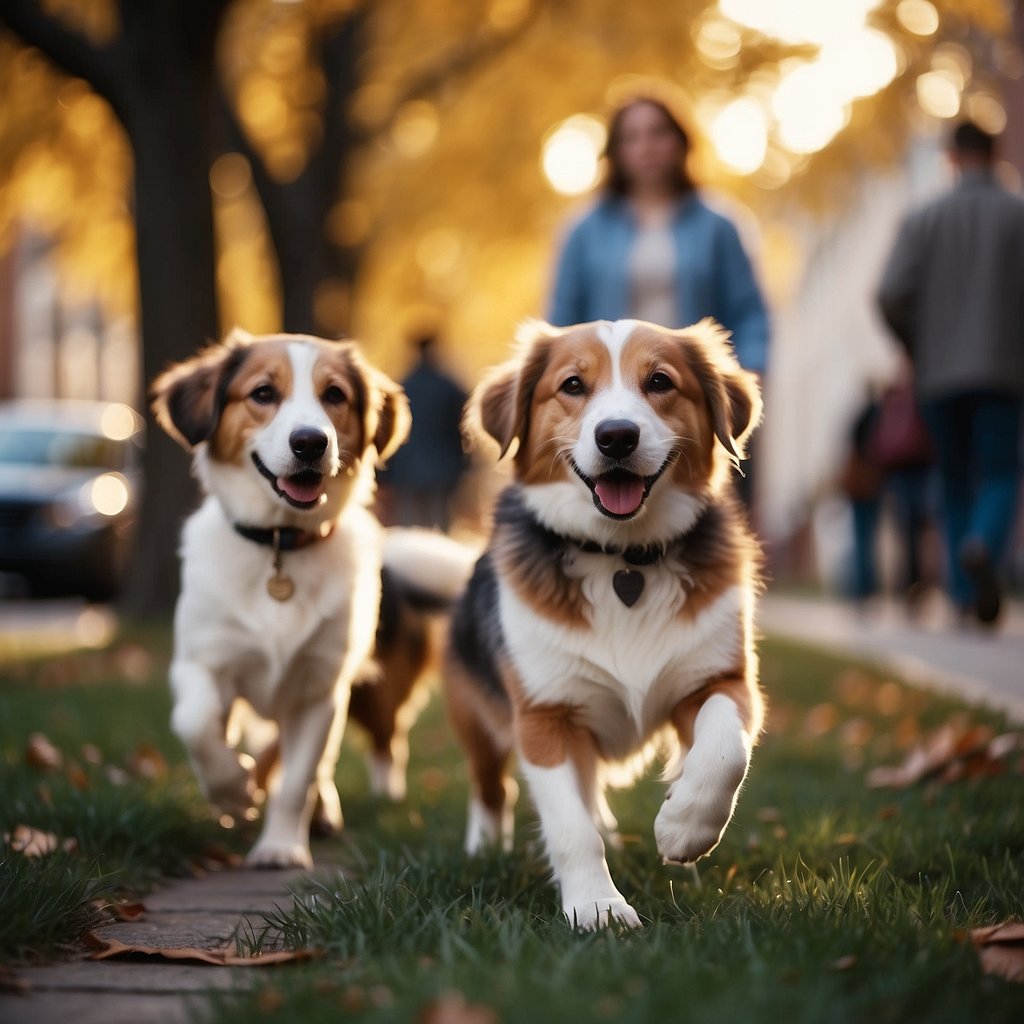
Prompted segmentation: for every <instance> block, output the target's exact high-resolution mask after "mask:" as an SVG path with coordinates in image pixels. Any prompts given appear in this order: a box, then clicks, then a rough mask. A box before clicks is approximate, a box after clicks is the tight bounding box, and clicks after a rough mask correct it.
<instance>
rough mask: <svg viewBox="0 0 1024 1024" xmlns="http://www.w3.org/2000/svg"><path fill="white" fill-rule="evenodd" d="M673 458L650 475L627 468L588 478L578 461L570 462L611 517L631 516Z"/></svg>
mask: <svg viewBox="0 0 1024 1024" xmlns="http://www.w3.org/2000/svg"><path fill="white" fill-rule="evenodd" d="M670 461H671V459H667V460H666V461H665V462H664V463H663V464H662V466H661V469H659V470H658V472H657V473H654V474H652V475H651V476H640V475H639V474H637V473H630V472H629V471H628V470H625V469H610V470H608V472H606V473H602V474H601V475H600V476H597V477H589V476H587V474H586V473H584V472H583V470H582V469H580V467H579V466H577V465H576V463H575V461H572V462H571V465H572V468H573V470H574V471H575V473H576V475H577V476H578V477H579V478H580V479H581V480H582V481H583V482H584V483H585V484H586V485H587V487H589V488H590V493H591V495H592V497H593V499H594V506H595V507H596V508H597V510H598V512H600V513H601V514H602V515H605V516H607V517H608V518H609V519H632V518H633V516H635V515H636V514H637V512H639V511H640V508H641V506H642V505H643V503H644V502H645V501H646V500H647V495H648V494H650V493H651V488H652V487H653V486H654V485H655V483H656V482H657V480H658V478H659V477H660V476H661V474H662V473H664V472H665V470H666V468H667V467H668V464H669V462H670Z"/></svg>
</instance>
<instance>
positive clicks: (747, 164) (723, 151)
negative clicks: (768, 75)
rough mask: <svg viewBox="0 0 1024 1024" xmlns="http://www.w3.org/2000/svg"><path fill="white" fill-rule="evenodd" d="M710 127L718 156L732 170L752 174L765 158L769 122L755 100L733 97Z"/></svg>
mask: <svg viewBox="0 0 1024 1024" xmlns="http://www.w3.org/2000/svg"><path fill="white" fill-rule="evenodd" d="M710 130H711V142H712V144H713V145H714V147H715V152H716V153H717V154H718V158H719V159H720V160H721V161H722V162H723V163H725V164H728V165H729V167H731V168H732V169H733V170H735V171H739V173H740V174H752V173H753V172H754V171H756V170H757V169H758V168H759V167H760V166H761V164H762V163H763V162H764V155H765V152H766V150H767V148H768V123H767V119H766V118H765V115H764V111H763V110H762V109H761V106H760V104H758V103H757V102H756V101H755V100H751V99H738V100H733V101H732V103H730V104H728V105H727V106H725V107H723V108H722V110H721V111H720V112H719V113H718V114H717V116H716V117H715V118H714V119H713V120H712V121H711V126H710Z"/></svg>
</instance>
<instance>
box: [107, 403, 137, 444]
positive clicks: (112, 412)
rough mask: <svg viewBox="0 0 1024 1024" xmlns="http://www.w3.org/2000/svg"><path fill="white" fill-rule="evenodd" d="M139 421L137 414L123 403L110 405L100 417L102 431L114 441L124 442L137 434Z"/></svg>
mask: <svg viewBox="0 0 1024 1024" xmlns="http://www.w3.org/2000/svg"><path fill="white" fill-rule="evenodd" d="M137 424H138V420H137V417H136V414H135V412H134V411H133V410H132V409H130V408H129V407H128V406H127V405H123V404H122V403H121V402H115V403H113V404H112V405H108V406H107V407H106V408H105V409H104V410H103V413H102V414H101V416H100V430H101V431H102V432H103V436H104V437H109V438H110V439H111V440H112V441H124V440H125V439H127V438H129V437H131V436H132V434H133V433H135V430H136V427H137Z"/></svg>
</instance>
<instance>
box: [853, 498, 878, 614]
mask: <svg viewBox="0 0 1024 1024" xmlns="http://www.w3.org/2000/svg"><path fill="white" fill-rule="evenodd" d="M850 509H851V511H852V513H853V579H852V581H851V584H852V587H851V590H852V593H851V596H852V597H854V598H855V599H856V600H858V601H866V600H867V599H868V598H869V597H871V595H872V594H874V593H875V592H876V591H877V590H878V573H877V571H876V569H875V536H876V534H877V532H878V516H879V510H880V502H879V501H878V499H877V498H869V499H866V500H862V501H851V502H850Z"/></svg>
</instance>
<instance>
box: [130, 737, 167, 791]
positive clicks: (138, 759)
mask: <svg viewBox="0 0 1024 1024" xmlns="http://www.w3.org/2000/svg"><path fill="white" fill-rule="evenodd" d="M128 771H129V772H131V773H132V775H134V776H135V778H137V779H145V780H146V781H148V782H160V781H162V780H163V779H166V778H167V758H166V757H164V755H163V754H161V753H160V751H159V750H157V749H156V747H150V746H146V745H145V744H140V745H139V746H138V747H136V748H135V751H134V752H133V753H132V756H131V757H130V758H129V759H128Z"/></svg>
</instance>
